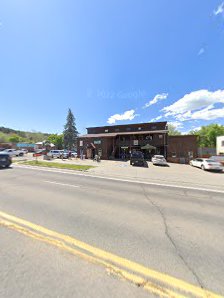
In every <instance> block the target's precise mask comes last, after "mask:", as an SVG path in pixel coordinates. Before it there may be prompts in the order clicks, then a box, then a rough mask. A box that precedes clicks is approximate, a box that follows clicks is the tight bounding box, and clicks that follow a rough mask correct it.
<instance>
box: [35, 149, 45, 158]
mask: <svg viewBox="0 0 224 298" xmlns="http://www.w3.org/2000/svg"><path fill="white" fill-rule="evenodd" d="M36 154H38V155H46V154H47V151H46V149H37V150H35V152H33V156H34V157H35V156H36Z"/></svg>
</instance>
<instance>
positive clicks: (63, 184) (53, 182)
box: [43, 180, 80, 187]
mask: <svg viewBox="0 0 224 298" xmlns="http://www.w3.org/2000/svg"><path fill="white" fill-rule="evenodd" d="M43 182H45V183H51V184H57V185H62V186H70V187H80V185H72V184H66V183H59V182H55V181H47V180H46V181H43Z"/></svg>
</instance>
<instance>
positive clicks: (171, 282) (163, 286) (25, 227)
mask: <svg viewBox="0 0 224 298" xmlns="http://www.w3.org/2000/svg"><path fill="white" fill-rule="evenodd" d="M0 217H1V218H3V219H4V220H1V224H2V225H5V226H7V227H9V228H13V229H15V230H17V231H18V232H21V231H26V233H23V234H26V235H28V236H31V235H35V237H34V236H31V237H33V238H36V239H37V238H38V239H39V240H41V239H42V241H45V242H48V243H51V244H54V245H56V246H58V247H61V248H63V249H66V250H67V251H71V250H72V251H71V252H73V253H75V254H76V255H79V256H81V257H84V256H85V258H87V259H88V260H90V261H93V260H94V263H98V264H102V265H104V266H106V267H107V268H112V269H113V272H116V271H117V272H119V274H120V275H121V276H123V277H125V278H126V279H128V280H130V281H132V282H134V283H136V284H138V282H136V281H134V280H136V279H137V280H139V279H140V280H139V284H140V285H142V286H143V287H144V288H145V289H148V290H149V291H151V292H153V291H152V289H151V288H153V289H154V292H153V293H155V289H157V290H158V291H160V292H161V291H162V290H163V291H165V293H169V294H168V295H167V294H165V293H163V294H161V293H160V294H159V295H160V296H161V295H162V297H175V298H176V297H178V298H179V297H188V296H185V295H184V296H182V295H181V294H178V293H175V292H172V291H171V290H169V288H173V289H175V291H183V292H184V293H185V294H186V293H188V294H191V295H194V297H202V298H203V297H206V298H208V297H209V298H224V296H221V295H218V294H215V293H213V292H211V291H208V290H205V289H202V288H200V287H197V286H195V285H192V284H189V283H187V282H185V281H183V280H180V279H177V278H175V277H172V276H169V275H167V274H163V273H161V272H158V271H155V270H152V269H150V268H147V267H144V266H143V265H141V264H138V263H135V262H133V261H130V260H127V259H125V258H122V257H119V256H117V255H114V254H111V253H109V252H106V251H104V250H101V249H99V248H96V247H93V246H91V245H88V244H86V243H84V242H82V241H79V240H77V239H75V238H72V237H70V236H67V235H64V234H60V233H58V232H55V231H52V230H49V229H47V228H44V227H42V226H39V225H36V224H34V223H31V222H29V221H26V220H24V219H21V218H18V217H15V216H12V215H9V214H7V213H4V212H1V211H0ZM5 219H6V220H8V221H6V220H5ZM20 225H22V227H21V226H20ZM30 229H32V231H31V230H30ZM34 231H35V232H38V233H41V235H40V234H37V233H35V232H34ZM50 237H51V238H50ZM52 237H53V238H52ZM40 238H41V239H40ZM55 238H56V239H55ZM43 239H45V240H43ZM64 242H66V243H64ZM59 243H60V245H59ZM68 244H69V245H72V246H75V247H76V248H79V249H82V250H84V251H85V253H83V252H80V251H78V250H77V249H76V250H75V249H74V248H71V247H70V246H68ZM89 254H91V256H90V255H89ZM109 262H112V264H111V263H109ZM115 264H116V265H117V266H119V268H118V267H116V266H115ZM114 267H115V268H114ZM120 267H122V268H120ZM126 270H130V271H132V272H135V273H138V274H140V275H143V276H145V277H146V278H142V277H141V276H137V275H135V274H132V273H129V272H128V271H126ZM147 278H150V279H152V281H150V282H149V281H148V280H147ZM155 282H156V284H155ZM150 289H151V290H150ZM167 291H168V292H167ZM169 291H170V292H169Z"/></svg>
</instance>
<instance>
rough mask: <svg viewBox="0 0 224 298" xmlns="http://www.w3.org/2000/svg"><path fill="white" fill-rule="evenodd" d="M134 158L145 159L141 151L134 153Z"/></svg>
mask: <svg viewBox="0 0 224 298" xmlns="http://www.w3.org/2000/svg"><path fill="white" fill-rule="evenodd" d="M132 157H143V153H142V152H140V151H136V152H133V153H132Z"/></svg>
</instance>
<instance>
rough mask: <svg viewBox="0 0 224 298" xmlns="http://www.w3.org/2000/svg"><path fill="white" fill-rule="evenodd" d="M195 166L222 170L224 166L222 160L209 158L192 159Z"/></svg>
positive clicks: (191, 163) (192, 164)
mask: <svg viewBox="0 0 224 298" xmlns="http://www.w3.org/2000/svg"><path fill="white" fill-rule="evenodd" d="M190 165H191V166H193V167H197V168H201V169H202V170H204V171H205V170H212V171H219V172H222V170H223V166H222V164H221V163H220V162H217V161H214V160H212V159H208V158H196V159H193V160H191V161H190Z"/></svg>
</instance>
